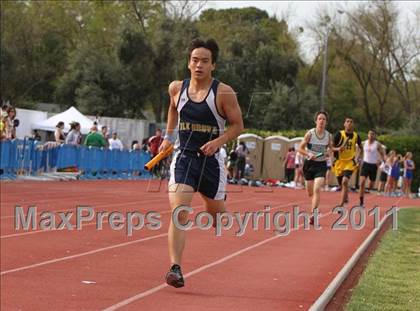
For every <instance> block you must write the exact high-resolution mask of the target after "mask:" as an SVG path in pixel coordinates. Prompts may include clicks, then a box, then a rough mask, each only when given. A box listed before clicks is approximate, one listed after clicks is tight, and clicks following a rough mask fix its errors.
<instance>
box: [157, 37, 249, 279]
mask: <svg viewBox="0 0 420 311" xmlns="http://www.w3.org/2000/svg"><path fill="white" fill-rule="evenodd" d="M218 51H219V48H218V46H217V43H216V42H215V41H214V40H212V39H210V40H207V41H203V40H200V39H195V40H193V41H192V42H191V45H190V48H189V62H188V68H189V70H190V72H191V77H190V79H186V80H184V81H173V82H172V83H171V84H170V85H169V95H170V104H169V111H168V124H167V129H166V135H165V137H164V141H163V143H162V145H161V146H160V148H159V151H163V150H165V149H166V148H169V147H170V145H172V144H174V145H175V153H174V157H173V160H172V163H171V176H170V180H169V203H170V206H171V209H172V211H174V209H176V208H177V207H179V206H190V205H191V201H192V198H193V195H194V193H195V192H199V193H200V195H201V197H202V199H203V200H204V205H205V208H206V210H207V212H208V213H210V214H211V215H212V216H213V219H214V221H215V216H216V214H217V213H223V212H224V211H225V204H224V199H225V186H226V172H225V170H224V163H223V159H222V158H221V156H220V154H219V148H220V147H222V146H223V145H224V144H226V143H227V142H229V141H230V140H232V139H235V138H236V137H237V136H238V135H239V134H240V133H241V132H242V130H243V121H242V113H241V110H240V107H239V104H238V100H237V98H236V94H235V92H234V91H233V89H232V88H231V87H230V86H229V85H227V84H224V83H222V82H219V81H217V80H215V79H213V77H212V71H213V70H214V69H215V63H216V60H217V55H218ZM226 120H228V122H229V124H230V125H229V129H227V130H225V121H226ZM176 127H177V129H178V131H177V135H176V134H175V129H176ZM175 141H176V143H175ZM174 217H175V216H174V214H173V217H171V223H170V226H169V232H168V242H169V243H168V244H169V256H170V260H171V268H170V270H169V272H168V273H167V275H166V282H167V283H168V284H169V285H171V286H174V287H182V286H184V279H183V276H182V272H181V259H182V253H183V250H184V245H185V237H186V231H185V230H183V229H181V228H179V227H178V226H177V225H176V224H174V219H173V218H174ZM176 220H177V221H178V223H179V224H180V225H185V224H186V223H187V221H188V212H187V211H185V210H184V211H182V212H180V213H179V214H178V218H177V219H175V221H176ZM213 223H214V222H213Z"/></svg>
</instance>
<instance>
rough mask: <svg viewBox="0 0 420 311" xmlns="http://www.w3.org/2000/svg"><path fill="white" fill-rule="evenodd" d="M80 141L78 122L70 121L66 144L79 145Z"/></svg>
mask: <svg viewBox="0 0 420 311" xmlns="http://www.w3.org/2000/svg"><path fill="white" fill-rule="evenodd" d="M81 142H82V134H81V133H80V123H79V122H72V123H70V132H69V133H68V134H67V137H66V144H70V145H77V146H78V145H80V144H81Z"/></svg>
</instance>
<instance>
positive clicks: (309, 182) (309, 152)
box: [299, 111, 338, 225]
mask: <svg viewBox="0 0 420 311" xmlns="http://www.w3.org/2000/svg"><path fill="white" fill-rule="evenodd" d="M327 121H328V114H327V113H326V112H325V111H319V112H317V113H316V115H315V123H316V127H315V128H313V129H311V130H309V131H308V132H307V133H306V134H305V137H304V138H303V141H302V143H301V145H300V147H299V153H300V154H302V155H303V156H305V157H306V160H305V163H304V164H303V175H304V176H305V180H306V190H307V191H308V195H309V197H310V198H312V203H311V211H312V213H313V214H312V216H311V218H310V224H312V225H313V224H314V212H315V209H317V208H318V206H319V201H320V191H321V188H322V186H323V184H324V181H325V174H326V172H327V161H326V157H325V156H326V154H327V153H330V152H331V151H332V150H334V151H335V149H334V148H333V147H332V139H331V134H330V133H329V132H328V131H327V130H326V129H325V126H326V124H327ZM337 149H338V148H337Z"/></svg>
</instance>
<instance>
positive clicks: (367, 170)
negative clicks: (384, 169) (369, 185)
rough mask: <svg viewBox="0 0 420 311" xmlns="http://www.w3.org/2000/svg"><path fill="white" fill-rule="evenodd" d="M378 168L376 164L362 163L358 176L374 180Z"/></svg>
mask: <svg viewBox="0 0 420 311" xmlns="http://www.w3.org/2000/svg"><path fill="white" fill-rule="evenodd" d="M377 173H378V166H377V165H376V164H372V163H367V162H363V164H362V170H361V173H360V176H364V177H369V179H370V181H375V180H376V174H377Z"/></svg>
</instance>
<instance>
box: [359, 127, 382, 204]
mask: <svg viewBox="0 0 420 311" xmlns="http://www.w3.org/2000/svg"><path fill="white" fill-rule="evenodd" d="M383 159H384V150H383V148H382V145H381V143H380V142H378V141H377V140H376V132H375V131H374V130H370V131H369V132H368V139H367V140H366V141H365V142H364V143H363V164H362V171H361V173H360V190H359V200H360V206H364V195H365V187H366V178H367V177H369V189H373V188H374V186H375V181H376V175H377V172H378V165H379V163H380V162H381V161H383Z"/></svg>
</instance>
